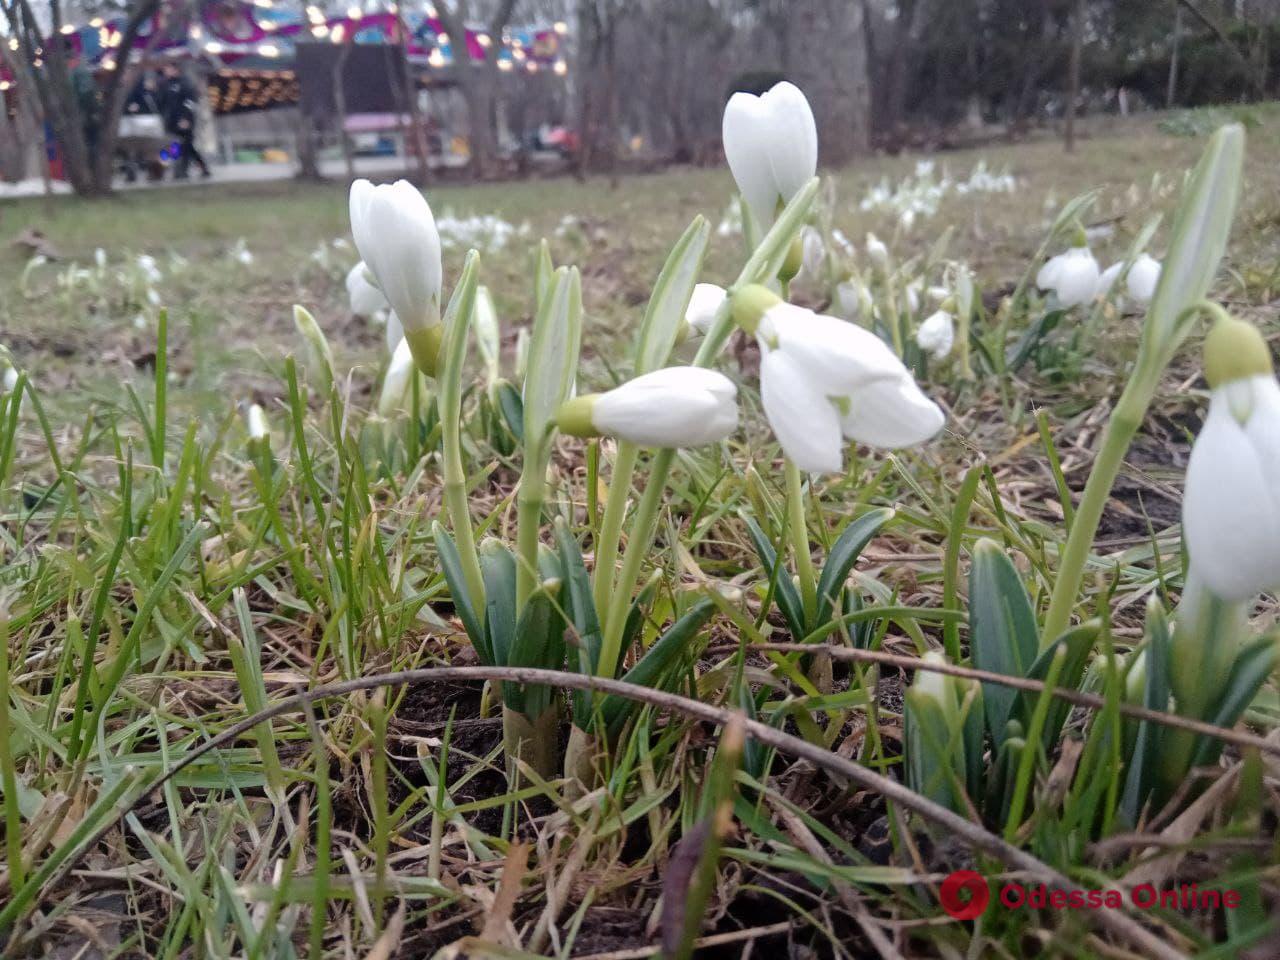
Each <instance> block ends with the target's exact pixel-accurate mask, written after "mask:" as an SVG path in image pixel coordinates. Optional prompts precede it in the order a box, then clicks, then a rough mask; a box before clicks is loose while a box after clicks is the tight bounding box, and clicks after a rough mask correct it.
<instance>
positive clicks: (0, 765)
mask: <svg viewBox="0 0 1280 960" xmlns="http://www.w3.org/2000/svg"><path fill="white" fill-rule="evenodd" d="M12 735H13V731H12V728H11V726H10V724H9V611H8V610H4V609H0V778H3V779H2V781H0V782H3V784H4V852H5V859H6V861H7V862H8V864H9V889H10V890H18V889H21V887H22V883H23V881H24V880H25V879H26V870H25V868H24V867H23V863H22V811H21V810H19V809H18V777H17V768H16V767H15V766H14V763H13V750H12V744H11V742H10V739H9V738H10V737H11V736H12Z"/></svg>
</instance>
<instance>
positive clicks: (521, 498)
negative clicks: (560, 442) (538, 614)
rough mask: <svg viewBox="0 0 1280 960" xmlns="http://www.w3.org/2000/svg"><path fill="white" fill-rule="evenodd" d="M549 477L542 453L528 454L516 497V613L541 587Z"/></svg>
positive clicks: (539, 449) (532, 450) (537, 451)
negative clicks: (540, 546)
mask: <svg viewBox="0 0 1280 960" xmlns="http://www.w3.org/2000/svg"><path fill="white" fill-rule="evenodd" d="M546 475H547V464H546V461H545V460H544V458H543V454H542V449H541V448H538V449H530V450H528V458H527V459H526V460H525V464H524V470H523V472H522V473H521V475H520V492H519V494H517V496H516V504H517V506H516V554H517V556H516V610H523V609H524V605H525V603H527V602H528V600H529V597H530V596H532V595H533V591H534V590H535V589H536V588H537V586H538V533H539V531H540V529H541V527H542V501H543V500H544V499H545V496H546V490H545V488H546V485H547V481H546ZM481 596H483V594H481Z"/></svg>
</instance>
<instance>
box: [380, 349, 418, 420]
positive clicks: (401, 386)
mask: <svg viewBox="0 0 1280 960" xmlns="http://www.w3.org/2000/svg"><path fill="white" fill-rule="evenodd" d="M416 372H417V368H416V367H415V366H414V363H413V351H412V350H410V349H409V344H408V342H407V341H406V340H404V339H403V338H401V340H400V342H399V343H398V344H397V345H396V348H395V350H394V351H393V352H392V354H391V363H390V364H389V365H388V366H387V374H386V376H385V377H383V378H382V392H381V393H379V394H378V416H380V417H382V419H384V420H387V419H389V418H390V417H391V416H392V415H393V414H394V413H395V412H396V410H398V409H399V408H400V406H401V405H402V404H403V403H404V398H405V395H406V394H407V393H408V392H409V385H410V383H411V382H412V380H413V375H414V374H415V373H416Z"/></svg>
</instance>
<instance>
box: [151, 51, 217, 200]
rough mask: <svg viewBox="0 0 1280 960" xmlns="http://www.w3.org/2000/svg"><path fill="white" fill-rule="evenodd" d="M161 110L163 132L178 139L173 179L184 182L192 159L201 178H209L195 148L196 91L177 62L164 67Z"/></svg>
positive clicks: (205, 166) (206, 166)
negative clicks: (198, 168)
mask: <svg viewBox="0 0 1280 960" xmlns="http://www.w3.org/2000/svg"><path fill="white" fill-rule="evenodd" d="M160 108H161V112H162V115H163V116H164V126H165V129H166V130H167V131H169V133H171V134H173V135H174V136H175V137H177V138H178V144H179V147H180V151H181V152H180V153H179V155H178V164H177V166H176V167H175V168H174V171H173V176H174V178H175V179H177V180H185V179H186V178H187V176H188V174H189V172H190V167H191V161H192V160H194V161H195V162H196V165H197V166H199V167H200V173H201V176H205V177H207V176H210V171H209V165H208V164H207V163H205V162H204V157H202V156H201V155H200V151H199V150H197V149H196V90H195V87H193V86H192V85H191V82H190V81H189V80H187V78H186V77H184V76H183V75H182V70H181V69H179V67H178V65H177V64H176V63H167V64H165V67H164V84H163V86H162V87H161V88H160Z"/></svg>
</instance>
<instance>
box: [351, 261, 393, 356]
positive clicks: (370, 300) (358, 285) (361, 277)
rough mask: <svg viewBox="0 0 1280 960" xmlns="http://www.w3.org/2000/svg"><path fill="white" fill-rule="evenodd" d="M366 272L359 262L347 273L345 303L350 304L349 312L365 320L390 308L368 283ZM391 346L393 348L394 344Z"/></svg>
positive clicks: (361, 262) (363, 265)
mask: <svg viewBox="0 0 1280 960" xmlns="http://www.w3.org/2000/svg"><path fill="white" fill-rule="evenodd" d="M368 270H369V268H368V267H366V266H365V263H364V261H363V260H361V261H360V262H359V263H357V264H356V265H355V266H354V267H352V268H351V269H350V270H349V271H348V272H347V301H348V302H349V303H350V304H351V312H352V313H353V314H354V315H355V316H357V317H362V318H363V319H365V320H371V319H373V317H374V316H376V315H377V313H378V312H379V311H380V310H386V309H388V308H389V307H390V304H388V303H387V298H386V297H384V296H383V295H382V291H381V290H379V289H378V288H377V287H375V286H374V285H373V284H372V283H370V282H369V276H370V274H369V273H368ZM396 342H397V343H398V342H399V338H397V339H396ZM391 346H392V349H394V348H395V344H394V343H393V344H392V345H391Z"/></svg>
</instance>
